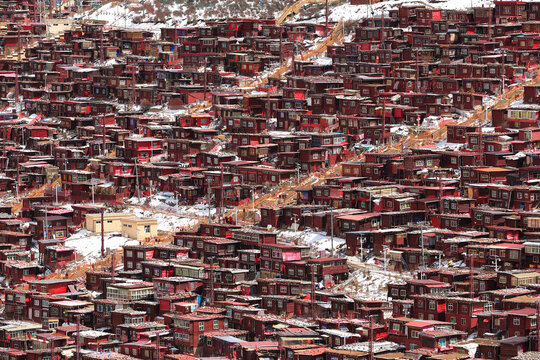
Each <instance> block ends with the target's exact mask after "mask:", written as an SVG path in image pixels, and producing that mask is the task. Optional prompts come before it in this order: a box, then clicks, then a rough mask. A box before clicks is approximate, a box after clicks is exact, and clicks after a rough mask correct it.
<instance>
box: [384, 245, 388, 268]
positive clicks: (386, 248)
mask: <svg viewBox="0 0 540 360" xmlns="http://www.w3.org/2000/svg"><path fill="white" fill-rule="evenodd" d="M387 250H388V246H385V247H384V249H383V259H384V264H383V269H384V272H386V269H387V267H386V251H387Z"/></svg>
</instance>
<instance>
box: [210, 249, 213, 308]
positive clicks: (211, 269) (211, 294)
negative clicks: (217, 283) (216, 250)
mask: <svg viewBox="0 0 540 360" xmlns="http://www.w3.org/2000/svg"><path fill="white" fill-rule="evenodd" d="M210 305H212V306H213V305H214V257H213V256H212V257H211V258H210Z"/></svg>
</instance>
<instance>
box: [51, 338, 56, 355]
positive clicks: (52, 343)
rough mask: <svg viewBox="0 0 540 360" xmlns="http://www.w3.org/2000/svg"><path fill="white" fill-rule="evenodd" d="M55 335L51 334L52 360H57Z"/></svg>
mask: <svg viewBox="0 0 540 360" xmlns="http://www.w3.org/2000/svg"><path fill="white" fill-rule="evenodd" d="M53 336H54V335H52V334H51V360H53V359H56V356H55V354H56V349H55V348H54V337H53Z"/></svg>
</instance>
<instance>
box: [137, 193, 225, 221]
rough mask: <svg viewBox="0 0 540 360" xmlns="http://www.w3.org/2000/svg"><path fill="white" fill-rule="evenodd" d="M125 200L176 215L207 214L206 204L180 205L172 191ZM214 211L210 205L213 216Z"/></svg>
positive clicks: (198, 215)
mask: <svg viewBox="0 0 540 360" xmlns="http://www.w3.org/2000/svg"><path fill="white" fill-rule="evenodd" d="M127 202H128V203H129V204H132V205H139V206H148V207H150V208H152V209H155V210H159V211H164V212H168V213H173V214H175V215H177V216H182V215H184V216H194V217H195V216H196V217H203V216H208V205H207V204H202V203H201V204H194V205H189V206H188V205H182V204H180V201H178V200H177V199H175V198H174V196H173V194H172V193H167V192H160V193H156V194H154V195H152V196H148V197H141V198H140V199H138V198H137V197H132V198H131V199H129V200H128V201H127ZM216 212H217V209H216V208H214V207H212V206H210V215H211V216H214V215H215V214H216Z"/></svg>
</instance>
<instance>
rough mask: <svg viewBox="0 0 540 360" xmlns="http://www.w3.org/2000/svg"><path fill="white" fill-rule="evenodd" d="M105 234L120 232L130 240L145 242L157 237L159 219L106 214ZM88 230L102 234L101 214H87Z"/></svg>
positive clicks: (104, 219) (104, 217) (104, 218)
mask: <svg viewBox="0 0 540 360" xmlns="http://www.w3.org/2000/svg"><path fill="white" fill-rule="evenodd" d="M103 221H104V222H105V232H119V233H122V236H125V237H128V238H130V239H136V240H144V239H147V238H153V237H156V236H157V225H158V222H157V219H150V218H139V217H136V216H134V215H133V214H118V213H112V214H104V215H103ZM85 227H86V229H87V230H88V231H91V232H101V214H86V226H85Z"/></svg>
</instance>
